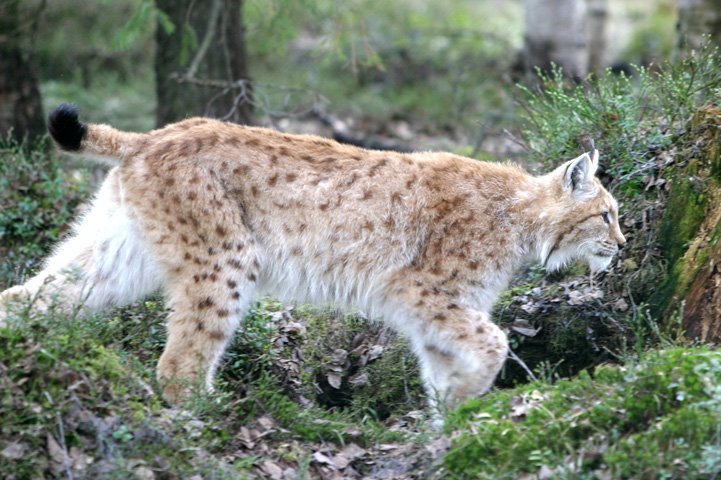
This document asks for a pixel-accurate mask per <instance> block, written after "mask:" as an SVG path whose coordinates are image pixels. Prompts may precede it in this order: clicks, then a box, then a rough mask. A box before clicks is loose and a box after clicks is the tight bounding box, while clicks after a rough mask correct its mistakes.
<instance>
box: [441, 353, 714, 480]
mask: <svg viewBox="0 0 721 480" xmlns="http://www.w3.org/2000/svg"><path fill="white" fill-rule="evenodd" d="M719 366H721V353H719V352H715V351H711V350H708V349H704V348H699V349H683V348H674V349H669V350H666V351H661V352H657V353H649V354H647V355H646V356H645V357H644V358H643V359H642V360H640V361H638V362H637V363H632V364H630V365H628V366H626V367H609V366H605V367H602V368H598V369H597V371H596V372H595V374H594V375H589V374H588V373H582V374H581V375H579V376H578V377H576V378H574V379H572V380H564V381H560V382H558V383H556V384H555V385H544V384H532V385H528V386H524V387H522V388H519V389H516V390H510V391H504V392H497V393H493V394H491V395H489V396H488V397H486V398H483V399H476V400H472V401H470V402H468V403H466V404H465V405H463V406H462V407H460V408H459V409H458V410H457V411H456V412H454V414H453V416H452V417H451V420H450V422H449V428H453V429H461V430H463V431H464V433H462V434H460V435H459V436H458V437H457V439H456V440H455V441H454V444H453V447H452V449H451V450H450V451H449V453H448V454H447V456H446V457H445V460H444V466H445V468H446V469H448V471H449V472H450V473H452V474H454V475H457V476H458V478H516V477H517V476H518V475H519V474H522V473H524V472H525V473H536V472H537V471H538V470H539V468H540V467H541V466H542V465H546V466H547V467H550V468H551V469H554V468H556V467H558V466H561V469H564V468H568V465H569V458H571V459H572V461H573V462H574V463H576V464H577V467H575V468H577V470H576V473H577V474H580V475H583V473H584V472H587V473H589V474H590V473H591V472H593V471H594V470H596V469H598V468H603V469H608V470H609V471H610V472H612V474H613V475H612V476H613V478H629V477H630V478H647V477H648V474H649V472H654V471H655V472H669V473H670V474H671V475H672V476H678V472H679V465H684V466H685V467H684V468H685V469H686V470H684V471H688V472H693V471H694V468H696V469H698V468H699V467H698V465H699V464H700V462H702V458H703V457H702V451H703V449H702V446H704V445H706V446H708V445H712V446H718V445H719V439H718V435H717V433H718V432H717V431H718V427H717V425H718V422H719V416H720V415H721V390H720V389H719V388H718V387H717V385H718V384H719V382H721V370H719ZM519 405H520V406H523V405H527V406H528V408H527V409H526V410H525V412H524V413H525V415H518V412H520V411H521V409H522V408H521V407H520V406H519ZM514 408H515V410H514ZM514 412H515V414H514ZM681 445H683V446H684V451H683V452H679V451H678V449H679V447H680V446H681ZM584 452H585V453H584ZM679 459H680V460H681V463H679ZM582 478H584V477H582Z"/></svg>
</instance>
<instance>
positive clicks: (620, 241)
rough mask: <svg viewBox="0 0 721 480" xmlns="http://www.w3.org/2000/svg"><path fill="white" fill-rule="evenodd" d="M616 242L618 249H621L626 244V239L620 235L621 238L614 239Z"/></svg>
mask: <svg viewBox="0 0 721 480" xmlns="http://www.w3.org/2000/svg"><path fill="white" fill-rule="evenodd" d="M616 244H617V245H618V249H619V250H622V249H623V247H625V246H626V239H625V238H623V237H621V238H619V239H618V240H616Z"/></svg>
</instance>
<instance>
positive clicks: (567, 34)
mask: <svg viewBox="0 0 721 480" xmlns="http://www.w3.org/2000/svg"><path fill="white" fill-rule="evenodd" d="M524 18H525V31H526V34H525V46H524V54H523V57H524V65H525V68H526V70H527V71H533V69H534V68H535V67H539V68H541V69H542V70H548V69H549V68H550V66H551V63H555V64H556V65H558V66H560V67H562V68H563V71H564V72H565V73H566V74H568V75H570V76H572V77H575V78H583V77H585V76H586V74H587V73H588V37H587V22H586V3H585V2H584V0H525V1H524Z"/></svg>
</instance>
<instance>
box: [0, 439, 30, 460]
mask: <svg viewBox="0 0 721 480" xmlns="http://www.w3.org/2000/svg"><path fill="white" fill-rule="evenodd" d="M26 450H27V446H26V445H25V444H24V443H19V442H10V443H9V444H8V445H7V446H6V447H5V448H3V449H2V451H0V455H2V456H3V457H5V458H7V459H9V460H17V459H19V458H22V457H23V455H25V451H26Z"/></svg>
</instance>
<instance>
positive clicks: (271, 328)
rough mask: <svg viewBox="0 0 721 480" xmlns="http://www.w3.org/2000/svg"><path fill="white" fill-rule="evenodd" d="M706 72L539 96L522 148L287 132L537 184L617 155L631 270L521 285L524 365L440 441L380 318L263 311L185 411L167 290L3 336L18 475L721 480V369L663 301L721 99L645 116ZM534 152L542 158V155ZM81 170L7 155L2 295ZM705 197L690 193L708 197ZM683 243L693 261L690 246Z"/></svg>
mask: <svg viewBox="0 0 721 480" xmlns="http://www.w3.org/2000/svg"><path fill="white" fill-rule="evenodd" d="M714 61H715V60H714ZM699 65H700V64H697V65H696V66H695V67H694V68H696V70H695V71H696V72H700V73H698V75H695V76H693V77H691V76H689V75H685V74H683V72H681V74H679V75H675V74H673V72H671V74H669V75H668V81H667V83H663V84H660V86H659V84H657V83H654V82H660V81H662V80H663V78H661V80H656V77H652V76H651V75H650V74H649V76H647V77H643V75H641V74H640V73H639V77H638V78H637V79H635V80H634V81H636V82H637V83H638V84H641V87H637V85H634V84H631V82H630V81H628V80H627V79H624V78H619V77H616V76H612V75H610V74H609V75H607V76H606V77H603V78H602V79H601V80H600V81H599V83H598V84H596V85H594V87H595V89H585V88H584V87H585V86H583V85H582V86H576V87H575V88H574V87H573V86H568V85H567V84H565V83H564V82H562V81H558V82H556V83H554V82H555V80H554V79H547V81H546V83H545V84H544V88H546V89H548V90H549V91H551V92H552V93H553V94H552V95H548V96H542V95H540V94H538V95H536V94H534V95H536V96H531V97H526V98H525V100H526V101H527V102H528V103H527V105H526V106H527V107H528V109H529V112H530V113H529V115H532V114H535V115H537V117H535V118H533V119H532V120H533V122H531V121H529V120H528V118H526V119H525V120H523V119H522V120H519V124H523V125H525V128H531V127H529V125H531V124H533V125H535V126H534V127H533V128H536V129H537V131H536V132H535V134H534V135H533V136H529V135H527V136H524V137H523V138H525V139H526V140H523V141H519V140H517V139H516V138H515V137H513V136H512V135H508V134H506V133H503V129H502V128H497V129H495V131H493V132H488V131H487V132H485V133H483V134H478V135H474V134H473V133H472V132H473V129H470V130H469V129H465V130H458V131H451V132H449V131H448V130H447V129H445V130H444V129H442V128H437V129H435V128H430V127H428V124H427V123H426V122H420V121H419V122H417V123H416V122H415V121H413V120H412V119H410V118H393V116H392V115H390V116H386V117H384V118H383V119H380V118H375V117H368V118H363V117H362V116H359V115H354V114H352V113H342V114H334V115H330V114H329V113H328V112H323V114H324V115H325V119H323V118H319V116H318V115H317V114H314V115H311V116H308V117H302V116H301V117H299V118H295V119H292V120H283V119H276V120H275V122H278V123H279V125H278V126H280V127H281V128H284V129H286V130H289V131H301V132H307V133H319V134H323V135H326V136H333V135H337V134H338V133H339V132H340V133H342V134H344V135H350V136H351V137H353V138H354V139H355V140H358V141H362V142H376V144H378V143H380V144H383V145H392V146H396V147H399V148H414V149H421V150H426V149H442V150H450V151H454V152H455V153H459V154H464V155H470V156H475V157H480V158H486V159H494V160H498V159H501V160H503V159H505V158H504V157H510V158H511V159H516V160H519V161H521V162H523V163H524V164H525V165H526V166H528V167H529V169H531V170H536V167H537V166H540V165H541V164H543V165H546V166H547V167H548V166H549V165H547V164H546V163H545V162H549V160H550V161H551V162H553V163H554V164H555V163H556V162H557V161H558V159H561V158H566V157H567V156H569V155H570V153H568V152H576V151H577V150H578V146H577V143H578V141H577V140H578V137H579V135H580V134H582V133H583V134H585V133H588V132H591V133H593V134H594V135H595V136H596V141H597V145H599V147H601V148H602V152H608V153H607V157H604V158H605V159H606V160H604V166H605V168H604V171H603V172H601V178H602V180H603V181H604V182H605V183H606V184H607V185H609V186H610V187H611V188H612V189H613V190H614V194H615V195H616V196H617V197H618V198H619V200H620V203H621V207H622V211H623V218H622V223H623V228H624V230H625V231H626V232H627V233H628V235H627V236H628V238H629V245H628V247H627V248H626V252H625V253H624V257H623V258H621V259H619V261H618V262H616V263H614V265H613V266H612V268H611V269H610V270H609V272H607V273H606V274H604V275H602V276H600V277H598V278H596V279H595V280H593V281H592V280H591V278H590V276H589V275H588V271H587V269H586V268H585V267H584V266H582V265H578V264H573V265H571V266H569V268H568V269H566V270H564V271H563V272H560V273H558V274H553V275H547V274H546V272H544V271H543V269H542V268H540V267H530V268H528V269H526V270H524V271H522V272H521V273H520V274H519V276H518V278H517V279H516V280H515V281H514V283H513V285H512V286H511V288H510V289H509V290H508V291H507V292H505V293H504V294H503V296H502V298H501V299H500V300H499V302H498V305H497V307H496V310H495V312H494V318H495V320H496V321H498V323H499V324H500V325H501V326H502V328H504V329H505V330H506V331H507V332H508V334H509V338H510V345H511V348H512V349H513V351H514V352H515V353H516V355H517V356H518V357H519V358H520V360H521V361H522V363H521V362H518V361H514V360H509V361H508V362H507V364H506V367H505V369H504V371H503V372H502V374H501V375H500V377H499V379H498V382H497V387H496V388H495V389H494V390H493V391H491V392H490V393H489V394H488V395H486V396H484V397H482V398H480V399H473V400H470V401H468V402H467V403H465V404H464V405H462V406H460V407H459V408H458V409H456V410H455V411H452V412H446V415H445V417H446V423H445V426H444V427H443V428H442V429H441V430H434V429H432V428H430V422H429V417H428V412H427V410H426V408H425V405H426V401H425V397H424V393H423V391H422V388H421V385H420V379H419V375H418V367H417V363H416V360H415V358H414V356H413V355H412V354H411V352H410V351H409V349H408V347H407V345H406V343H405V341H404V339H403V338H401V337H398V336H396V335H394V334H393V333H392V332H389V331H388V330H386V329H384V328H382V327H381V326H380V325H379V324H378V323H376V322H373V319H367V318H365V317H364V315H363V314H362V312H351V313H349V314H347V313H341V312H337V311H335V310H333V309H331V308H328V307H318V306H316V307H312V306H307V305H287V304H282V303H279V302H277V301H276V300H273V299H268V298H265V299H259V300H258V301H257V303H255V304H254V306H253V308H252V309H251V311H250V312H249V314H248V315H247V316H246V318H245V319H244V320H243V323H242V328H241V329H240V331H239V332H238V334H237V335H236V338H235V340H234V342H233V344H232V346H231V347H230V348H229V350H228V352H227V354H226V355H225V357H224V360H223V363H222V365H221V368H220V369H219V376H218V379H217V384H216V390H215V392H213V393H212V394H205V393H202V392H198V394H197V395H194V396H192V398H191V399H190V400H189V401H188V402H187V403H186V404H184V405H182V406H181V407H179V408H173V407H170V406H169V405H167V404H166V403H165V402H164V401H163V400H162V399H161V398H160V396H159V395H158V394H157V392H158V391H159V389H158V385H157V383H156V381H155V374H154V368H155V364H156V363H157V360H158V357H159V356H160V354H161V352H162V350H163V346H164V342H165V335H164V326H163V322H164V318H165V315H166V314H167V311H166V308H165V304H164V300H163V299H162V298H161V297H154V298H149V299H147V300H145V301H143V302H138V303H136V304H134V305H131V306H128V307H124V308H121V309H115V310H112V311H109V312H104V313H102V314H98V315H95V316H91V317H89V318H84V319H80V318H76V317H77V315H64V314H61V313H60V312H58V311H55V310H53V309H50V310H49V311H48V312H45V313H39V312H36V311H34V310H33V309H32V308H31V305H30V304H24V305H18V307H17V310H15V311H14V312H13V313H12V314H11V315H10V316H9V317H8V318H7V319H6V323H5V325H4V326H2V327H0V412H1V413H2V422H1V423H0V476H2V477H3V478H8V479H25V478H138V479H154V478H158V479H164V478H168V479H176V478H178V479H179V478H191V479H193V480H197V479H201V478H208V479H210V478H213V479H215V478H218V479H220V478H251V477H257V478H277V479H281V478H289V479H291V478H323V479H326V478H328V479H335V478H377V479H391V478H394V479H415V478H458V479H462V478H489V479H490V478H493V479H504V478H508V479H511V478H513V479H524V480H525V479H535V478H538V479H549V478H569V479H593V478H596V479H601V480H605V479H613V478H638V479H645V478H714V477H715V476H718V475H719V474H720V473H721V430H719V425H721V389H719V387H718V386H719V385H720V384H721V373H720V372H721V368H719V367H721V354H719V352H718V351H716V350H714V349H713V348H712V347H709V346H699V345H697V344H695V343H694V342H692V341H690V340H688V339H686V338H684V336H683V332H682V331H681V328H680V325H679V324H678V322H677V321H678V318H679V317H678V315H671V316H670V317H669V319H670V320H668V319H667V323H666V324H665V325H659V319H660V317H659V316H658V315H656V314H654V313H652V310H651V308H650V306H649V304H647V303H645V301H646V300H647V299H648V298H650V297H651V295H652V294H653V293H654V292H653V291H654V290H655V289H656V287H657V285H658V282H659V280H658V278H659V276H660V275H665V272H666V267H665V264H664V263H663V262H664V261H665V260H664V259H663V258H662V254H661V253H660V250H659V248H658V247H657V246H656V243H657V242H656V237H655V235H656V229H657V227H658V225H659V223H660V222H661V218H662V215H663V213H664V202H665V200H666V198H667V195H668V193H667V188H668V187H667V183H668V182H667V179H670V178H673V175H674V174H675V173H676V172H682V173H684V172H685V170H683V168H685V167H686V166H687V164H689V163H693V162H692V161H689V160H688V158H687V157H685V156H684V155H682V154H680V153H679V152H680V151H681V150H683V149H684V148H685V147H687V146H688V147H689V148H685V151H689V152H691V153H690V154H689V155H695V153H694V152H696V151H701V150H702V147H703V145H702V143H703V142H701V140H702V139H701V138H700V137H699V138H696V137H693V135H692V136H691V137H688V138H687V137H683V136H682V135H681V134H682V133H683V130H684V128H685V127H686V125H685V124H684V123H682V122H681V121H679V120H678V119H683V120H684V121H685V120H686V119H688V118H690V116H691V113H693V112H695V111H696V110H697V109H698V108H699V106H700V105H699V103H700V102H709V103H712V102H714V101H716V100H717V96H715V95H717V93H714V92H717V91H716V90H711V89H710V90H709V92H711V93H709V96H708V97H703V96H699V98H698V99H694V102H698V103H693V102H690V101H689V100H688V97H684V96H683V95H677V96H675V97H673V98H674V101H678V102H683V104H682V105H681V104H680V105H675V104H674V108H677V109H678V112H677V111H676V110H674V111H673V113H672V117H671V118H673V119H674V121H675V123H673V122H672V121H667V120H664V119H661V118H660V117H659V118H649V117H644V115H650V113H648V112H649V111H651V112H652V113H654V114H658V113H657V112H656V111H655V110H650V109H648V108H646V106H647V103H645V102H648V101H650V100H649V98H650V97H648V98H647V97H644V98H642V99H641V100H642V101H641V100H639V97H637V96H636V95H637V92H639V91H640V92H643V93H644V95H650V94H653V93H654V92H659V95H661V94H663V95H666V94H667V92H669V91H675V92H683V91H690V89H693V88H694V85H691V84H689V85H686V84H684V83H683V82H685V81H689V80H688V79H689V78H691V79H692V81H698V82H701V84H702V85H719V84H721V83H720V82H719V81H718V79H717V78H716V77H712V75H716V76H718V74H717V73H714V72H718V71H720V70H719V69H718V68H716V67H715V65H717V63H713V62H710V63H708V65H709V66H708V71H706V73H704V71H702V70H700V69H699V68H698V67H699ZM703 65H706V64H705V63H704V64H703ZM704 68H706V67H704ZM709 72H710V73H709ZM642 82H646V83H645V84H642ZM714 82H715V83H714ZM72 88H74V87H72V86H68V85H62V84H54V85H48V86H46V87H45V91H44V95H45V99H46V100H45V101H46V102H48V104H50V105H51V106H54V104H55V103H58V101H59V100H66V99H67V97H66V98H63V97H65V95H66V94H68V91H69V90H72ZM108 88H109V89H112V88H113V85H112V84H110V86H109V87H108ZM654 89H656V90H654ZM649 92H651V93H649ZM145 93H146V94H147V92H145ZM122 94H123V92H122V91H120V93H118V95H120V96H122ZM593 95H597V97H594V96H593ZM103 97H104V94H98V95H97V98H93V95H92V94H91V95H86V96H85V97H80V98H84V100H82V101H85V102H87V104H86V105H85V108H87V109H90V115H89V117H90V119H91V120H95V121H99V120H100V121H110V122H112V116H113V109H112V108H110V107H108V105H111V106H112V105H116V107H117V106H118V105H120V106H121V107H117V108H120V109H121V110H123V107H122V102H120V103H118V101H117V97H113V98H111V99H110V100H108V103H107V104H106V103H103V101H102V98H103ZM127 98H128V99H129V100H128V105H125V107H127V110H133V109H135V108H136V106H137V108H139V109H141V110H142V109H143V108H146V110H142V111H143V112H145V113H144V114H143V115H142V118H141V119H140V123H142V122H145V123H149V115H150V114H151V113H152V112H151V111H150V110H151V109H147V105H146V104H145V103H143V101H142V98H144V94H142V95H138V96H137V97H134V96H133V95H130V94H129V95H128V97H127ZM659 98H660V97H659ZM652 100H654V101H658V102H660V101H661V100H659V99H658V98H652ZM603 101H607V102H608V103H607V104H604V103H602V102H603ZM534 102H535V103H534ZM544 102H545V103H544ZM93 104H95V105H96V108H97V110H95V111H94V112H93V110H92V105H93ZM703 104H705V103H703ZM106 107H107V108H108V109H107V110H105V108H106ZM82 108H84V106H83V105H81V109H82ZM123 111H124V110H123ZM669 111H670V110H669ZM709 111H710V112H711V114H710V115H713V116H714V117H713V118H716V117H718V115H716V114H715V113H713V112H714V111H715V110H713V109H709ZM609 112H610V113H609ZM659 112H660V109H659ZM126 113H127V112H126ZM135 113H136V114H137V112H135ZM331 113H333V112H331ZM93 116H97V117H98V118H97V119H95V118H93ZM119 118H121V119H122V121H123V122H127V123H124V125H126V126H125V127H124V128H133V127H132V125H136V124H137V122H138V120H137V118H135V119H134V118H133V117H132V115H130V114H129V116H128V117H124V115H121V114H120V115H119ZM329 118H330V119H331V121H328V120H329ZM641 119H644V121H641ZM534 122H535V123H534ZM669 125H670V126H669ZM704 125H705V127H704V128H711V127H713V128H715V125H716V123H713V122H711V121H704ZM693 130H694V129H693V128H690V129H689V131H691V134H693V133H694V132H693ZM469 132H471V133H469ZM516 136H519V137H520V135H519V134H516ZM528 138H532V139H533V142H531V141H530V140H528ZM524 142H528V143H531V145H526V146H528V147H530V149H531V150H532V152H530V153H529V155H528V156H527V157H526V156H525V155H524V154H523V149H522V148H521V147H520V146H519V144H521V143H524ZM488 152H492V153H488ZM539 152H542V155H539ZM474 154H475V155H474ZM496 156H497V157H500V158H497V157H496ZM68 165H69V163H68V161H67V159H66V158H65V157H59V156H58V155H57V154H55V153H49V150H48V149H47V148H46V146H44V145H40V146H38V147H37V148H25V147H17V146H13V145H3V146H2V148H0V234H1V235H2V239H3V243H2V244H1V245H0V289H1V288H5V287H7V286H10V285H12V284H14V283H16V282H18V281H19V280H21V279H22V278H23V277H24V276H26V275H27V274H28V273H30V272H33V271H34V270H36V269H37V268H38V266H39V262H40V260H41V258H43V257H44V256H45V255H46V254H47V252H48V250H49V248H50V246H51V245H52V244H53V243H54V242H55V241H57V239H59V238H61V237H62V236H63V235H64V234H65V233H66V232H67V231H68V228H69V224H70V222H71V219H72V217H73V216H74V214H75V213H77V212H79V211H81V210H82V208H83V205H84V204H85V202H87V200H88V198H89V196H90V195H91V194H92V190H93V185H94V184H95V183H96V182H97V178H94V177H93V172H91V171H88V170H86V169H83V168H79V167H77V168H76V165H77V163H73V164H72V165H73V168H69V167H68ZM684 176H685V177H686V178H690V177H689V176H688V175H685V174H684ZM691 180H693V181H694V182H696V183H693V182H691ZM689 182H691V183H690V185H691V187H689V189H690V190H689V191H691V192H693V191H695V190H693V188H695V187H693V186H694V185H697V184H701V183H703V182H700V181H698V180H697V179H695V177H694V178H691V179H690V180H689ZM695 216H699V215H698V214H696V213H695ZM679 243H680V244H682V245H681V246H679V247H678V250H681V249H682V248H686V245H687V243H688V242H687V241H686V240H684V239H681V240H679ZM639 299H640V300H643V301H640V300H639ZM674 322H676V323H674ZM526 366H527V367H528V370H527V369H526V368H525V367H526ZM529 372H530V373H529Z"/></svg>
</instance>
